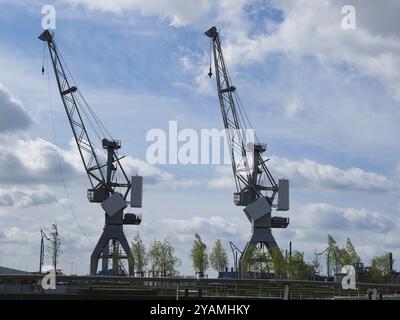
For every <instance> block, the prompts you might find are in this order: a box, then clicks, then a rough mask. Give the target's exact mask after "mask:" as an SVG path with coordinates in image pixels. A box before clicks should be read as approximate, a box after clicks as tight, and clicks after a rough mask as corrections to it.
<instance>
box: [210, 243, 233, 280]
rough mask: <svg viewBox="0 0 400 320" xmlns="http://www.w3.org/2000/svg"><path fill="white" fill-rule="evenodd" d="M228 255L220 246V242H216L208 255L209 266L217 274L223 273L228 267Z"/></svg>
mask: <svg viewBox="0 0 400 320" xmlns="http://www.w3.org/2000/svg"><path fill="white" fill-rule="evenodd" d="M228 263H229V262H228V255H227V254H226V251H225V249H224V247H223V246H222V243H221V240H219V239H218V240H217V241H216V242H215V244H214V247H213V248H212V251H211V254H210V264H211V267H213V268H214V269H215V270H216V271H218V272H223V271H225V268H226V267H227V266H228Z"/></svg>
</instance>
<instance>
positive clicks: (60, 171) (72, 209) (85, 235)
mask: <svg viewBox="0 0 400 320" xmlns="http://www.w3.org/2000/svg"><path fill="white" fill-rule="evenodd" d="M43 58H45V57H44V56H43ZM46 64H47V65H46V71H47V72H46V73H47V88H48V92H49V105H50V118H51V128H52V133H53V141H54V145H55V146H56V147H57V148H58V144H57V135H56V128H55V121H54V112H53V100H52V98H51V86H50V73H49V60H48V56H47V54H46ZM42 70H43V71H44V63H43V68H42ZM56 159H57V166H58V172H59V174H60V178H61V182H62V185H63V188H64V193H65V196H66V199H67V203H68V207H69V209H70V211H71V213H72V216H73V218H74V220H75V222H76V224H77V225H78V228H79V230H80V231H81V233H82V235H83V236H84V237H85V238H86V240H88V241H89V243H90V244H91V245H93V242H92V240H90V238H89V237H88V235H87V233H86V232H85V231H84V230H83V228H82V225H81V224H80V222H79V219H78V217H77V215H76V213H75V210H74V207H73V206H72V203H71V198H70V195H69V192H68V188H67V184H66V182H65V178H64V171H63V168H62V164H61V160H60V154H59V153H58V152H57V153H56Z"/></svg>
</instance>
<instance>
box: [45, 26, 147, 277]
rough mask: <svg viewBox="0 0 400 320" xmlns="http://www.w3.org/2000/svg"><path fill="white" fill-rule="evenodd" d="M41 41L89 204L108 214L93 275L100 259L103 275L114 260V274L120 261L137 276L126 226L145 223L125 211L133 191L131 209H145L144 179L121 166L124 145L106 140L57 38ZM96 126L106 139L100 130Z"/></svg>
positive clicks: (93, 260) (95, 253) (47, 36)
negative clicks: (85, 180) (93, 133)
mask: <svg viewBox="0 0 400 320" xmlns="http://www.w3.org/2000/svg"><path fill="white" fill-rule="evenodd" d="M39 39H40V40H42V41H44V42H46V43H47V46H48V49H49V53H50V58H51V62H52V66H53V69H54V74H55V78H56V81H57V86H58V91H59V94H60V97H61V100H62V103H63V106H64V109H65V112H66V114H67V118H68V121H69V124H70V126H71V129H72V133H73V136H74V140H75V142H76V145H77V147H78V151H79V155H80V158H81V160H82V163H83V166H84V168H85V171H86V173H87V176H88V178H89V181H90V185H91V188H90V189H88V192H87V197H88V200H89V201H90V202H97V203H101V206H102V207H103V209H104V211H105V227H104V229H103V234H102V236H101V237H100V240H99V242H98V243H97V245H96V247H95V249H94V251H93V253H92V256H91V263H90V264H91V266H90V269H91V274H96V273H97V265H98V260H99V259H100V258H102V259H103V268H102V269H103V272H108V259H109V258H110V257H112V259H113V269H114V270H113V271H115V272H118V271H119V269H120V267H121V265H120V263H119V259H121V258H125V259H128V263H129V273H130V274H133V272H134V270H133V257H132V253H131V251H130V248H129V244H128V242H127V240H126V237H125V235H124V233H123V225H125V224H134V225H138V224H140V223H141V216H140V215H136V214H130V213H128V214H125V215H124V209H125V208H126V207H127V203H128V201H127V197H128V194H129V191H131V198H130V204H131V207H141V201H142V200H141V195H142V190H141V189H142V177H132V178H131V179H129V178H128V176H127V174H126V172H125V170H124V168H123V167H122V165H121V162H120V160H121V159H122V157H119V156H118V150H119V149H120V148H121V142H120V141H119V140H114V139H112V138H111V137H107V138H106V137H104V136H105V132H107V129H105V127H104V126H103V125H102V123H101V121H100V120H99V119H98V118H97V116H96V115H95V113H94V112H93V110H92V109H91V108H90V106H89V105H88V104H87V103H86V100H85V99H84V97H83V96H82V94H81V93H80V91H79V89H78V88H77V86H76V84H75V82H74V80H73V78H72V76H71V75H69V76H68V73H69V70H68V67H67V66H66V64H65V62H64V60H63V58H62V56H61V54H60V53H59V51H58V48H57V45H56V42H55V40H54V36H53V35H52V34H51V33H50V31H49V30H45V31H44V32H43V33H42V34H41V35H40V36H39ZM66 71H68V73H67V72H66ZM84 119H86V121H87V122H88V123H89V124H90V125H91V126H92V128H93V129H94V130H95V131H96V134H97V135H98V137H99V138H100V139H101V143H102V147H103V149H105V150H106V160H105V161H103V162H102V161H101V160H100V159H101V158H100V156H99V153H98V151H97V149H96V147H95V145H94V143H93V141H92V140H91V138H90V136H89V134H88V131H87V129H86V125H85V121H84ZM96 126H97V129H99V131H100V133H101V134H102V135H103V137H101V136H100V134H99V132H98V131H97V130H96ZM108 135H109V134H108ZM117 173H120V176H122V178H120V179H121V180H122V182H119V181H118V180H117ZM133 189H135V193H133V191H134V190H133ZM110 240H112V242H113V248H114V254H113V255H110V254H109V242H110ZM119 245H121V246H122V247H123V250H124V251H125V253H126V256H124V257H123V256H122V257H121V256H120V255H119V253H118V252H119ZM115 251H116V252H115ZM117 269H118V270H117Z"/></svg>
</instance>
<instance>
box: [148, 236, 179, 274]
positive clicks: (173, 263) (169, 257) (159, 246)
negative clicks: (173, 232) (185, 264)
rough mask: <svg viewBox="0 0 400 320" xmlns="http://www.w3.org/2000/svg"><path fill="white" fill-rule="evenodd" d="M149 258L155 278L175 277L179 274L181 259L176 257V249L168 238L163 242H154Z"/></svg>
mask: <svg viewBox="0 0 400 320" xmlns="http://www.w3.org/2000/svg"><path fill="white" fill-rule="evenodd" d="M148 258H149V261H150V266H151V267H150V268H151V272H152V274H153V276H162V277H174V276H176V275H177V274H178V270H177V268H178V267H179V265H180V261H179V259H178V258H177V257H176V256H175V249H174V247H173V246H172V245H171V244H170V243H169V240H168V238H165V239H164V240H163V241H162V242H161V241H157V240H154V242H153V243H152V244H151V246H150V249H149V253H148Z"/></svg>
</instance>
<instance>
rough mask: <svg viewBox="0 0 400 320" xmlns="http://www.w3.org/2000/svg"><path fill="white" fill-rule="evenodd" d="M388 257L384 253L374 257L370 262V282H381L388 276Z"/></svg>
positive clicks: (387, 254)
mask: <svg viewBox="0 0 400 320" xmlns="http://www.w3.org/2000/svg"><path fill="white" fill-rule="evenodd" d="M390 267H391V266H390V255H389V253H385V254H383V255H382V256H379V257H375V258H373V259H372V262H371V269H370V274H369V276H370V279H371V281H372V282H383V281H384V280H386V279H387V278H388V276H389V275H390V271H391V270H390Z"/></svg>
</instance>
